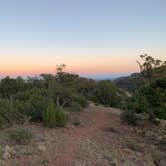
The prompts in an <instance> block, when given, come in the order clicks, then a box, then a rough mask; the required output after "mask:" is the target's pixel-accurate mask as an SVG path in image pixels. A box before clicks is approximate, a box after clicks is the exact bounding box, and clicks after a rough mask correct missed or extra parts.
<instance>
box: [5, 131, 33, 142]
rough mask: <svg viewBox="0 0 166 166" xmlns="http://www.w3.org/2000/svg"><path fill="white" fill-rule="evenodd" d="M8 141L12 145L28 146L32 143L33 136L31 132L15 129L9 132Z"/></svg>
mask: <svg viewBox="0 0 166 166" xmlns="http://www.w3.org/2000/svg"><path fill="white" fill-rule="evenodd" d="M7 134H8V139H9V141H10V142H11V143H14V144H19V145H26V144H29V143H30V142H31V139H32V134H31V132H30V131H29V130H26V129H23V128H15V129H11V130H9V131H8V133H7Z"/></svg>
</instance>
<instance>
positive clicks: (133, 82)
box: [114, 73, 143, 92]
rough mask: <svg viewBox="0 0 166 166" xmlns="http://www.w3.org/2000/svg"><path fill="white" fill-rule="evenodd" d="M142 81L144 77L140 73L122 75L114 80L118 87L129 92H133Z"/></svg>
mask: <svg viewBox="0 0 166 166" xmlns="http://www.w3.org/2000/svg"><path fill="white" fill-rule="evenodd" d="M142 82H143V79H142V77H141V74H140V73H133V74H131V75H130V76H127V77H120V78H117V79H115V80H114V83H115V84H116V86H117V87H119V88H121V89H124V90H127V91H129V92H133V91H134V90H135V89H136V87H137V86H138V85H140V84H141V83H142Z"/></svg>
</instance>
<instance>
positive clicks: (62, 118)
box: [55, 107, 68, 127]
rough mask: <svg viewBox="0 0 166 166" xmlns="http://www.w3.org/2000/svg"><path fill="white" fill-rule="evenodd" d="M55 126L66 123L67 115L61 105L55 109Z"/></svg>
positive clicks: (61, 125) (62, 125)
mask: <svg viewBox="0 0 166 166" xmlns="http://www.w3.org/2000/svg"><path fill="white" fill-rule="evenodd" d="M55 117H56V126H57V127H64V126H66V124H67V121H68V116H67V114H66V113H65V112H64V110H63V109H62V108H61V107H57V108H56V109H55Z"/></svg>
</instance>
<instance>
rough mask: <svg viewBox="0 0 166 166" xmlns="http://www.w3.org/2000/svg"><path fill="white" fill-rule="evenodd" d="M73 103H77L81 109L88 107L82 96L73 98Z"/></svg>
mask: <svg viewBox="0 0 166 166" xmlns="http://www.w3.org/2000/svg"><path fill="white" fill-rule="evenodd" d="M74 102H76V103H78V104H79V105H80V106H81V107H83V108H85V107H87V106H88V104H89V103H88V101H87V100H86V99H85V97H83V96H77V97H74Z"/></svg>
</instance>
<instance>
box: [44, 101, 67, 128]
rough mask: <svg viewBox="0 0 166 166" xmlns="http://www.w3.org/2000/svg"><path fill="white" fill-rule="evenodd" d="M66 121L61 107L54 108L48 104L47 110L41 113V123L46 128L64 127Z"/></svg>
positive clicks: (52, 104)
mask: <svg viewBox="0 0 166 166" xmlns="http://www.w3.org/2000/svg"><path fill="white" fill-rule="evenodd" d="M67 121H68V116H67V114H66V113H65V112H64V110H63V109H62V108H61V107H55V104H54V103H53V102H50V104H49V106H48V108H47V110H46V111H45V112H44V113H43V122H44V125H45V126H46V127H50V128H54V127H64V126H66V124H67Z"/></svg>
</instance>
